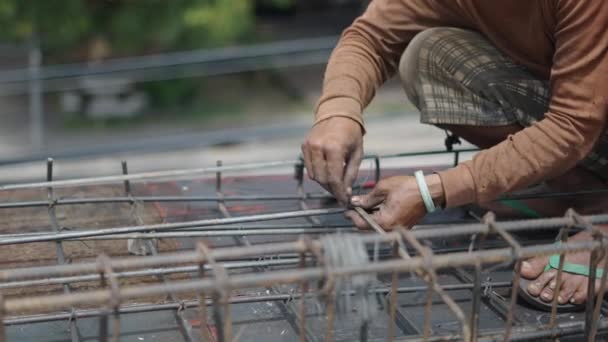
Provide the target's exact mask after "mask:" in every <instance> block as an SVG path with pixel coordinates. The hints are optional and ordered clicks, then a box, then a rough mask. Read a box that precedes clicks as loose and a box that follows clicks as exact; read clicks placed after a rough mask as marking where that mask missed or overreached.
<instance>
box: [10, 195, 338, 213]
mask: <svg viewBox="0 0 608 342" xmlns="http://www.w3.org/2000/svg"><path fill="white" fill-rule="evenodd" d="M333 198H334V197H333V196H330V195H328V194H324V193H317V194H312V193H309V194H304V195H303V196H299V195H297V196H296V195H230V196H226V197H222V198H220V197H218V196H137V202H143V203H148V202H218V201H220V200H221V201H224V202H236V201H243V202H245V201H247V202H253V201H287V200H294V201H299V200H302V199H304V200H316V199H333ZM134 200H135V199H134V198H133V197H126V196H117V197H89V198H87V197H84V198H57V199H55V200H54V201H53V205H55V206H64V205H83V204H108V203H132V202H133V201H134ZM48 206H49V201H23V202H5V203H0V209H17V208H34V207H48Z"/></svg>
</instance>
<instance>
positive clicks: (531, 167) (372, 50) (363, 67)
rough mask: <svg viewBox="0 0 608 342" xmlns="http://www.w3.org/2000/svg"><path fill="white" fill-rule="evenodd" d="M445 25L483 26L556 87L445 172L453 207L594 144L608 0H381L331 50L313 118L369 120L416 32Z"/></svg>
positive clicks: (607, 69)
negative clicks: (537, 106) (540, 104)
mask: <svg viewBox="0 0 608 342" xmlns="http://www.w3.org/2000/svg"><path fill="white" fill-rule="evenodd" d="M438 26H450V27H460V28H467V29H472V30H476V31H478V32H480V33H482V34H483V35H484V36H485V37H487V38H488V39H489V40H490V41H491V42H492V43H493V44H494V45H495V46H496V47H498V48H499V49H500V50H501V51H503V52H504V53H506V54H507V55H508V56H510V57H511V58H513V59H514V60H515V61H517V62H519V63H521V64H523V65H525V66H526V67H528V68H529V70H531V72H533V73H535V74H536V75H538V76H539V77H543V78H545V79H549V80H550V84H551V91H552V98H551V101H550V105H549V110H548V112H547V113H546V114H545V118H544V119H543V120H541V121H539V122H537V123H536V124H534V125H533V126H530V127H528V128H525V129H523V130H522V131H520V132H518V133H517V134H515V135H513V136H510V137H509V138H508V139H506V140H505V141H504V142H502V143H500V144H499V145H497V146H494V147H492V148H490V149H488V150H485V151H482V152H479V153H478V154H477V155H476V156H475V157H474V159H473V160H472V161H468V162H465V163H462V164H461V165H459V166H458V167H456V168H453V169H449V170H445V171H443V172H440V173H439V175H440V177H441V179H442V182H443V185H444V190H445V195H446V205H447V206H448V207H454V206H458V205H462V204H467V203H473V202H478V203H479V202H486V201H489V200H492V199H495V198H496V197H498V196H500V195H501V194H502V193H504V192H508V191H511V190H514V189H518V188H523V187H525V186H528V185H531V184H534V183H536V182H539V181H542V180H544V179H548V178H551V177H555V176H558V175H560V174H562V173H564V172H566V171H567V170H569V169H571V168H572V167H574V166H575V165H576V164H577V163H578V162H579V161H581V160H582V159H583V158H584V157H585V156H586V155H587V154H588V153H589V152H591V150H592V148H593V146H594V144H595V142H596V141H597V140H598V138H599V136H600V135H601V134H602V132H603V131H604V129H605V127H604V126H605V123H606V117H607V115H608V111H607V109H608V55H607V53H608V0H373V1H372V3H371V4H370V6H369V8H368V9H367V11H366V12H365V13H364V14H363V15H362V16H361V17H360V18H358V19H357V20H356V21H355V23H354V24H353V25H352V26H351V27H349V28H348V29H346V30H345V32H344V33H343V36H342V38H341V40H340V42H339V44H338V46H337V47H336V49H335V50H334V52H333V54H332V57H331V59H330V61H329V64H328V67H327V71H326V74H325V80H324V87H323V95H322V97H321V99H320V101H319V105H318V108H317V113H316V121H315V122H319V121H322V120H325V119H328V118H330V117H334V116H345V117H349V118H352V119H353V120H355V121H357V122H359V123H360V124H361V125H363V118H362V110H363V108H365V107H366V106H367V105H368V103H369V102H370V101H371V99H372V97H373V96H374V93H375V90H376V89H377V88H378V87H379V86H380V85H381V84H383V83H384V82H385V81H386V80H387V79H388V78H389V77H390V76H392V75H393V73H394V72H395V70H396V68H397V64H398V61H399V58H400V56H401V54H402V53H403V51H404V49H405V48H406V46H407V44H408V43H409V41H410V40H411V39H412V38H413V37H414V36H415V35H416V34H417V33H418V32H420V31H422V30H424V29H427V28H431V27H438ZM405 81H406V82H407V80H405Z"/></svg>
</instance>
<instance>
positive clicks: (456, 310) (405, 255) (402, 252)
mask: <svg viewBox="0 0 608 342" xmlns="http://www.w3.org/2000/svg"><path fill="white" fill-rule="evenodd" d="M355 211H356V212H357V214H359V215H360V216H361V218H363V219H364V220H365V221H366V222H367V223H368V224H369V225H370V226H371V227H372V228H373V229H374V230H375V231H376V232H377V233H378V234H380V235H386V231H385V230H384V228H382V227H381V226H380V225H379V224H378V223H377V222H376V221H374V219H373V218H372V217H371V216H370V215H369V214H368V213H367V212H366V211H365V210H364V209H363V208H360V207H355ZM401 235H402V236H403V237H404V238H406V239H409V240H410V242H411V243H413V244H414V245H415V246H419V247H418V248H419V250H420V252H423V250H424V248H421V247H420V246H421V245H420V243H419V242H418V240H417V239H416V238H415V237H414V236H413V235H411V233H409V232H408V231H407V230H405V229H401ZM397 251H398V253H399V256H400V257H401V258H402V259H406V260H408V259H411V257H410V255H409V254H408V253H407V251H406V250H405V249H404V248H402V247H399V248H398V250H397ZM416 274H417V275H418V276H419V277H421V278H422V279H423V280H426V279H425V275H424V274H422V273H421V272H420V271H417V272H416ZM430 274H431V276H433V275H434V274H435V273H434V272H430ZM433 291H435V292H436V293H437V294H438V295H439V297H441V300H442V301H443V302H444V303H445V305H447V306H448V308H449V309H450V311H452V313H453V314H454V316H456V318H458V320H459V321H460V323H461V324H462V334H463V337H464V338H465V340H466V341H469V340H470V332H469V326H468V324H467V323H466V318H465V315H464V312H463V311H462V309H461V308H460V307H459V306H458V304H456V302H455V301H454V300H453V299H452V297H450V296H449V295H448V294H447V293H446V292H445V291H444V290H443V289H442V288H441V286H439V285H438V284H437V283H435V284H434V285H433Z"/></svg>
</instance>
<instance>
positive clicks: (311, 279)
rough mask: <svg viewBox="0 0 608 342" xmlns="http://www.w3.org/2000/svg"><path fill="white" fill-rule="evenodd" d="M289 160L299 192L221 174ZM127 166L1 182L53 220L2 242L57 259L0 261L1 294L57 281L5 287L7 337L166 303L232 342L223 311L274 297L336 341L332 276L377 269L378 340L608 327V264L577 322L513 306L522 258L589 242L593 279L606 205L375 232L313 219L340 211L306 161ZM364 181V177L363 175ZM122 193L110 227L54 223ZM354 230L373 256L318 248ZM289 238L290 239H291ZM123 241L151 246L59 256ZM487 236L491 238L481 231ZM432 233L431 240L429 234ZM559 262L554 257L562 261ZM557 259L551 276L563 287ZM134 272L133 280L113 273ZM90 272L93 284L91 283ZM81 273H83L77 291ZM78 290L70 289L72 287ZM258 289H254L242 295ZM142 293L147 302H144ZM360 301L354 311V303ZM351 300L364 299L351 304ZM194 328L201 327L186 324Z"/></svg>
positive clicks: (302, 322) (298, 320) (582, 332)
mask: <svg viewBox="0 0 608 342" xmlns="http://www.w3.org/2000/svg"><path fill="white" fill-rule="evenodd" d="M463 152H470V151H453V152H451V153H453V155H454V163H457V162H458V159H459V154H460V153H463ZM435 153H436V154H439V153H444V152H441V151H434V152H427V153H421V154H417V153H415V154H401V155H393V156H382V157H378V156H372V157H369V159H371V160H372V161H373V165H374V169H373V171H372V172H371V174H370V175H368V177H373V178H374V179H375V180H376V181H377V180H378V179H379V178H380V171H381V168H380V164H381V162H380V161H381V160H383V159H389V158H402V157H410V156H417V155H422V154H435ZM281 165H293V166H294V167H295V176H296V177H295V178H296V186H297V189H296V195H229V194H226V193H225V191H224V189H223V185H224V182H225V177H223V173H226V172H230V171H236V170H243V169H252V168H260V167H261V168H264V167H276V166H281ZM122 170H123V175H121V176H112V177H98V178H89V179H72V180H64V181H53V163H52V160H49V161H48V163H47V176H48V177H47V182H41V183H30V184H16V185H6V186H3V187H1V189H2V190H4V191H9V190H11V191H16V190H26V189H39V188H42V189H46V195H47V200H46V201H39V200H27V201H10V202H5V203H0V208H2V209H23V208H35V207H39V208H40V207H42V208H46V209H47V211H48V221H49V222H50V225H49V226H50V227H51V229H52V230H51V231H42V232H28V233H10V234H4V235H1V236H0V245H2V246H15V245H25V246H27V245H29V244H38V243H51V244H53V245H54V246H55V252H56V262H55V263H54V264H53V265H44V266H28V267H19V268H9V269H4V270H1V271H0V293H2V292H4V293H8V292H7V291H11V290H14V289H27V288H36V287H41V286H48V285H60V286H61V289H62V290H61V291H60V292H58V293H44V294H35V295H31V296H15V295H7V296H4V297H2V296H0V314H1V317H2V318H3V322H4V325H2V329H3V330H2V331H0V341H5V340H6V338H7V337H6V336H7V335H6V331H5V330H6V327H11V326H17V325H27V324H35V323H40V322H50V321H60V322H61V321H63V322H66V324H67V325H68V331H69V332H70V338H71V340H72V341H80V340H83V338H82V336H81V334H79V333H78V329H79V327H78V322H79V320H82V319H86V318H92V317H96V318H98V319H99V321H98V329H99V330H98V334H97V338H98V339H99V340H102V341H109V340H112V341H118V340H119V339H121V315H123V316H124V315H126V314H137V313H145V312H154V311H171V312H174V314H175V318H176V322H177V324H178V325H179V331H180V332H181V336H182V338H183V340H186V341H195V340H201V339H202V340H205V341H212V340H218V341H230V340H236V339H238V336H239V335H238V332H235V331H234V329H233V327H234V325H233V319H232V316H231V311H232V310H233V307H234V305H239V304H244V303H264V302H271V303H274V305H276V306H277V307H278V308H279V311H280V312H281V313H282V315H283V316H284V318H285V320H287V321H288V322H289V324H290V325H291V326H292V328H293V330H294V332H295V335H297V336H298V337H299V339H300V340H301V341H318V340H328V341H329V340H334V339H337V340H340V339H344V336H337V334H336V331H335V324H337V322H336V315H338V313H336V311H335V305H336V302H337V301H338V300H339V298H342V297H344V296H354V295H355V291H346V292H345V293H344V291H338V292H336V288H335V284H336V282H337V281H338V280H348V279H352V278H353V277H354V276H358V275H363V274H366V275H373V276H374V277H377V278H380V279H385V281H381V282H380V284H379V285H378V284H376V286H374V287H373V288H371V289H370V290H369V292H370V293H372V294H374V295H376V296H377V297H378V298H379V300H378V303H374V304H373V305H376V304H378V305H380V306H381V307H383V309H382V314H381V315H378V317H375V319H376V320H379V319H384V320H385V321H386V323H385V325H384V326H383V328H384V329H385V330H384V332H383V336H382V339H385V340H389V341H393V340H413V341H415V340H424V341H434V340H465V341H478V340H483V341H485V340H488V341H494V340H504V341H507V340H532V339H538V338H547V339H554V338H558V337H566V338H567V337H568V336H571V337H580V336H585V338H586V339H587V340H590V341H593V340H595V339H596V337H597V336H598V334H601V333H603V332H605V331H606V330H608V320H606V319H605V318H604V317H603V313H604V308H603V301H602V300H598V301H596V300H594V298H595V297H596V295H597V297H598V298H603V294H604V292H605V288H606V275H607V274H608V267H606V266H604V268H605V270H604V276H602V277H601V279H600V280H599V281H600V284H601V286H600V288H599V291H598V292H599V293H597V294H596V293H595V287H593V286H590V287H589V298H588V301H587V303H588V304H587V308H586V311H585V314H584V316H581V319H575V320H569V321H560V320H559V319H558V314H557V310H556V308H557V301H556V300H554V301H553V310H552V311H551V313H550V314H549V317H548V321H547V322H546V323H543V324H540V323H539V322H525V321H523V320H522V319H521V318H518V317H517V310H518V309H519V306H518V304H517V302H516V299H517V292H516V291H517V288H518V282H519V272H518V271H519V268H520V266H521V261H522V260H524V259H527V258H530V257H533V256H545V255H551V254H561V255H564V254H567V253H575V252H580V251H589V252H591V253H592V258H591V263H590V265H589V266H590V269H591V274H592V276H591V281H590V284H593V283H595V279H594V276H595V270H596V269H597V267H598V264H599V263H600V261H601V260H603V258H604V256H605V255H606V253H605V252H606V248H608V244H606V237H605V236H604V235H603V234H601V231H599V230H598V229H597V228H596V225H600V224H608V215H596V216H586V217H582V216H580V215H578V214H576V213H575V212H574V211H569V212H568V213H567V214H566V216H565V217H562V218H549V219H536V220H519V221H505V222H497V221H496V219H495V218H494V216H493V215H492V214H488V215H486V216H485V217H484V218H483V219H482V221H481V222H478V223H475V222H450V223H444V224H440V225H433V226H425V227H415V229H413V230H411V231H406V230H402V229H398V230H394V231H389V232H386V231H385V229H384V228H392V227H380V226H378V224H377V223H375V222H373V220H372V219H371V217H370V216H369V215H367V213H366V212H365V211H363V210H361V209H357V211H358V212H359V214H360V215H361V216H362V217H363V218H364V219H365V220H367V221H368V223H369V224H370V225H371V226H372V227H374V232H356V231H355V230H354V228H353V227H352V226H350V225H348V224H346V223H343V224H328V223H327V222H323V220H322V218H323V217H327V216H335V215H337V214H341V213H342V212H343V211H344V210H343V209H341V208H335V207H330V208H314V207H315V205H311V203H312V202H313V201H316V202H318V201H330V200H331V199H332V198H331V196H329V195H328V194H326V193H323V192H314V193H311V192H308V191H306V190H305V188H304V171H303V165H302V163H301V161H299V160H296V161H289V162H275V163H264V164H255V165H252V164H250V165H241V166H228V167H226V166H222V165H221V163H218V165H217V166H216V167H213V168H206V169H198V170H177V171H170V172H154V173H145V174H128V172H127V165H126V163H124V162H123V164H122ZM210 172H212V173H215V176H216V177H215V189H214V192H215V194H214V195H211V196H164V195H162V196H161V195H154V196H136V195H134V192H133V190H132V184H131V182H132V181H144V180H149V179H155V178H161V179H167V178H173V177H193V176H198V175H200V174H206V173H210ZM112 183H114V184H116V183H120V184H121V186H122V187H123V194H122V195H120V196H104V197H83V196H79V197H70V198H58V197H57V196H56V194H55V192H54V190H55V189H56V188H71V187H76V186H85V185H87V186H88V185H92V184H112ZM363 185H364V184H362V185H361V186H363ZM603 193H606V191H603V190H593V191H592V192H589V191H582V192H577V193H543V194H536V195H526V196H511V197H509V198H534V197H535V196H536V197H538V198H547V197H567V196H575V195H581V194H583V195H587V196H590V195H596V194H603ZM285 201H288V202H294V203H297V206H298V207H299V209H300V210H295V211H280V212H264V213H254V214H249V215H243V216H235V215H234V214H233V213H232V212H231V209H230V207H229V206H227V205H226V203H230V202H248V203H249V202H275V203H281V202H285ZM158 202H167V203H172V202H180V203H188V202H208V203H211V204H212V205H214V206H217V212H218V213H219V214H220V215H221V216H220V217H213V218H204V219H197V220H180V221H178V222H163V223H155V224H145V223H144V220H143V219H142V217H141V211H142V208H141V207H142V205H143V204H144V203H158ZM108 203H123V204H126V205H128V206H129V207H130V214H129V216H130V219H131V222H132V223H131V224H129V225H125V226H116V227H111V228H105V227H104V228H96V229H90V228H88V229H85V228H82V229H74V228H71V229H69V230H67V229H66V227H62V226H61V225H60V223H59V222H60V220H59V219H58V218H57V213H56V208H58V207H60V206H82V205H101V204H108ZM293 218H304V219H305V220H306V221H307V222H306V223H298V224H291V223H284V220H286V219H293ZM556 229H558V230H560V237H561V241H562V242H561V244H554V243H540V244H533V245H522V244H521V243H520V242H519V240H520V239H519V238H518V237H517V236H516V234H521V233H522V232H525V233H527V232H539V231H544V230H556ZM572 229H586V230H589V231H591V232H592V233H593V236H594V240H593V241H576V242H568V240H567V237H568V231H569V230H572ZM336 233H341V234H356V236H360V241H361V243H362V244H364V245H365V251H366V252H369V253H370V254H371V255H372V257H371V260H372V262H370V263H365V264H361V265H349V266H343V267H332V265H328V264H327V257H326V254H327V253H326V251H325V250H324V248H323V243H324V240H323V239H324V238H323V236H322V235H323V234H336ZM277 235H280V236H282V237H288V240H289V241H283V242H274V243H262V244H260V243H252V242H251V241H250V237H259V236H271V237H272V236H277ZM211 237H223V238H230V239H232V240H233V243H232V246H229V247H218V248H211V247H209V246H208V245H207V244H205V243H203V242H198V243H196V245H195V246H196V247H195V249H194V250H191V251H180V252H169V253H161V252H159V250H158V247H157V241H158V239H167V238H179V239H184V238H186V239H188V238H211ZM289 237H291V238H289ZM127 239H131V240H132V241H134V242H137V243H141V244H143V245H142V246H140V248H143V249H142V250H143V251H144V252H146V253H147V254H148V255H146V256H125V255H118V256H111V257H108V256H105V255H100V256H98V257H97V259H96V260H92V261H89V260H71V261H70V260H66V256H65V252H64V244H65V243H66V242H74V241H80V242H82V243H86V242H87V241H116V240H127ZM437 239H465V240H470V243H469V244H468V245H467V246H466V247H467V248H455V249H454V248H452V249H450V248H443V249H442V248H430V247H429V243H430V241H433V240H437ZM492 239H495V240H497V241H499V243H498V244H490V243H489V242H488V241H490V240H492ZM431 244H432V243H431ZM562 260H563V258H562ZM497 267H502V268H503V269H509V268H511V269H512V270H513V279H512V281H494V280H489V279H485V280H484V278H483V277H484V275H485V274H486V273H487V272H488V270H489V269H496V268H497ZM562 268H563V262H562V263H561V264H560V269H559V270H558V276H557V283H558V284H557V288H559V287H560V282H561V276H562V272H563V271H562ZM445 272H452V273H454V274H457V275H458V278H459V279H460V282H459V283H456V284H444V283H442V279H443V278H442V277H441V276H442V274H443V273H445ZM151 276H152V277H156V278H157V280H156V281H154V282H145V283H138V282H137V280H138V279H141V278H143V277H151ZM403 277H413V278H417V279H420V280H421V281H423V283H422V284H419V285H416V286H411V285H410V286H401V285H400V280H401V279H402V278H403ZM128 279H132V280H133V282H128V283H126V284H123V283H121V282H122V281H123V280H128ZM92 283H95V285H90V284H92ZM79 284H89V285H88V286H85V287H84V288H82V287H79V286H78V285H79ZM75 288H77V290H75ZM251 289H262V292H255V291H254V292H253V293H251V292H247V290H251ZM496 289H504V290H505V291H507V292H510V295H509V296H507V298H502V297H501V296H500V295H499V294H497V293H496V292H495V290H496ZM455 291H468V292H470V295H471V296H472V300H471V303H470V306H468V307H467V308H464V307H463V305H462V304H459V302H458V300H455V299H454V298H453V296H452V295H451V293H454V292H455ZM407 294H425V295H424V301H423V303H421V304H422V305H420V307H419V308H418V309H419V310H421V309H422V308H423V312H424V314H423V316H424V319H423V322H422V324H420V325H419V326H421V327H422V328H421V329H420V328H418V327H416V324H415V323H412V322H409V321H408V319H407V317H404V315H403V314H402V313H401V310H400V309H399V306H400V305H402V304H403V300H404V299H403V298H400V296H402V295H407ZM150 298H163V300H162V302H160V303H159V302H156V303H148V302H146V301H150ZM438 300H439V302H442V303H443V304H444V305H446V307H447V308H448V310H449V311H450V312H451V314H452V318H451V319H452V320H454V321H455V322H457V324H458V328H457V329H456V330H457V331H454V332H452V333H448V334H445V333H444V334H442V333H438V332H437V331H436V330H437V329H435V328H434V326H433V325H432V321H433V313H434V307H436V306H437V304H438V303H437V301H438ZM142 302H143V303H142ZM311 303H322V304H323V305H322V307H323V310H322V318H323V322H324V324H325V326H326V327H325V329H324V331H323V332H320V331H319V330H318V329H313V328H311V324H310V323H309V322H308V321H307V318H308V317H309V316H310V307H309V306H310V305H312V304H311ZM482 303H485V305H487V306H488V307H490V306H491V307H492V309H493V310H495V311H496V312H498V313H499V317H500V318H501V320H502V321H503V323H501V327H500V328H498V327H495V328H493V329H482V327H481V326H480V316H482V315H483V313H482V312H481V310H482ZM188 309H195V311H196V312H197V313H198V315H199V317H198V324H192V319H191V317H187V316H188V312H187V310H188ZM356 309H357V308H355V309H354V310H355V311H356ZM358 309H360V308H358ZM370 323H371V322H368V321H363V322H361V324H360V326H359V328H358V331H357V333H356V335H357V338H358V339H359V340H362V341H366V340H377V339H378V338H379V337H378V334H373V333H371V332H370V330H372V327H370V325H371V324H370ZM197 325H198V329H195V328H196V326H197Z"/></svg>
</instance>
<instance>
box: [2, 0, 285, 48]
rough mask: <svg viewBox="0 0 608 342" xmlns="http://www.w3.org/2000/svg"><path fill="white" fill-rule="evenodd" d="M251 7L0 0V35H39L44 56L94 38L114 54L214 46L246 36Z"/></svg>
mask: <svg viewBox="0 0 608 342" xmlns="http://www.w3.org/2000/svg"><path fill="white" fill-rule="evenodd" d="M281 1H283V0H281ZM252 7H253V6H252V5H251V0H146V1H144V0H139V1H135V0H112V1H110V0H107V1H105V0H0V25H2V28H3V29H2V30H0V39H7V40H12V41H21V42H23V41H27V40H28V39H30V38H31V37H32V35H34V34H37V35H38V36H39V37H40V41H41V43H42V48H43V51H44V53H45V55H47V56H48V55H51V56H59V57H61V56H64V55H67V54H69V53H73V51H74V50H77V49H83V48H84V49H85V50H86V49H87V48H89V46H88V45H89V44H90V43H91V41H92V40H93V39H101V40H103V42H104V43H105V45H107V47H108V49H109V54H110V55H124V54H139V53H143V52H147V51H151V52H154V51H159V50H173V49H190V48H201V47H210V46H217V45H221V44H227V43H233V42H237V41H240V40H242V39H244V38H246V37H247V36H248V32H250V31H251V29H252V25H253V21H254V18H253V8H252Z"/></svg>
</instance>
